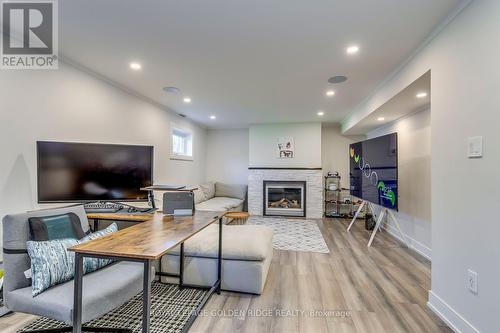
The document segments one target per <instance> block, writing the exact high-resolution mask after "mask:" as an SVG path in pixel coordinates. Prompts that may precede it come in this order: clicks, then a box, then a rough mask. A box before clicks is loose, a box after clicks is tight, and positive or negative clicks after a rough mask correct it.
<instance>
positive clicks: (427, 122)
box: [367, 109, 432, 259]
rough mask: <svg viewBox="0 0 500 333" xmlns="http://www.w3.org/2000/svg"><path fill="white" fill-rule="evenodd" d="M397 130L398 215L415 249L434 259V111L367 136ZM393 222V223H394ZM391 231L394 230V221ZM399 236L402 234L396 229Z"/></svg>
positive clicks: (410, 117) (403, 119) (369, 137)
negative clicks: (432, 222) (432, 158)
mask: <svg viewBox="0 0 500 333" xmlns="http://www.w3.org/2000/svg"><path fill="white" fill-rule="evenodd" d="M390 133H398V200H399V204H398V207H399V212H397V213H396V214H395V215H396V218H397V219H398V221H399V223H400V224H401V229H403V233H404V234H405V236H406V240H407V241H409V242H410V244H411V245H412V246H413V248H414V249H415V250H417V251H418V252H419V253H420V254H422V255H424V256H425V257H427V258H428V259H431V249H432V241H431V111H430V109H427V110H423V111H420V112H418V113H415V114H412V115H410V116H407V117H404V118H402V119H400V120H397V121H395V122H393V123H391V124H388V125H385V126H383V127H380V128H377V129H375V130H373V131H371V132H370V133H368V135H367V136H368V139H371V138H375V137H378V136H381V135H385V134H390ZM391 223H392V222H391ZM389 226H392V228H391V227H390V229H389V230H390V231H391V232H395V228H393V227H394V226H393V225H392V224H389ZM395 235H397V236H399V233H397V232H395Z"/></svg>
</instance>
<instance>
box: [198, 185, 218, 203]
mask: <svg viewBox="0 0 500 333" xmlns="http://www.w3.org/2000/svg"><path fill="white" fill-rule="evenodd" d="M200 188H201V190H202V191H203V193H204V194H205V200H209V199H212V198H213V197H214V196H215V183H214V182H208V183H205V184H200Z"/></svg>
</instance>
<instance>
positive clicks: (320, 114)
mask: <svg viewBox="0 0 500 333" xmlns="http://www.w3.org/2000/svg"><path fill="white" fill-rule="evenodd" d="M317 115H318V116H320V117H322V116H324V115H325V113H324V112H323V111H318V113H317Z"/></svg>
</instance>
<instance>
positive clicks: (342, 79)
mask: <svg viewBox="0 0 500 333" xmlns="http://www.w3.org/2000/svg"><path fill="white" fill-rule="evenodd" d="M345 81H347V76H344V75H337V76H332V77H331V78H329V79H328V83H333V84H337V83H342V82H345Z"/></svg>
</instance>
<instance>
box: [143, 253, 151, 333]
mask: <svg viewBox="0 0 500 333" xmlns="http://www.w3.org/2000/svg"><path fill="white" fill-rule="evenodd" d="M150 277H151V261H150V260H146V261H144V278H143V279H144V280H143V288H142V333H149V327H150V326H149V321H150V317H151V316H150V314H151V313H150V312H151V281H150V280H151V279H150Z"/></svg>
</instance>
